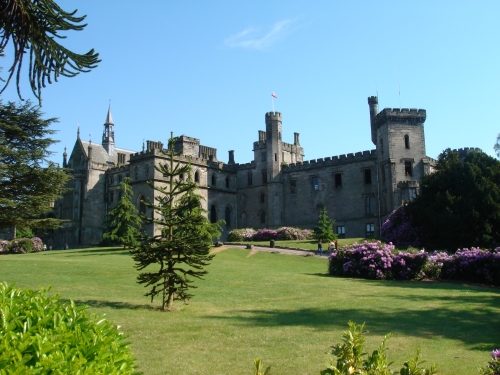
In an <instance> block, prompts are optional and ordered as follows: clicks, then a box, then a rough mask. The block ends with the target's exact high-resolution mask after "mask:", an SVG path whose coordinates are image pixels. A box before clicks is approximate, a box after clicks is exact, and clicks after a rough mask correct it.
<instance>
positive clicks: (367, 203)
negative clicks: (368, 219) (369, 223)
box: [365, 197, 374, 215]
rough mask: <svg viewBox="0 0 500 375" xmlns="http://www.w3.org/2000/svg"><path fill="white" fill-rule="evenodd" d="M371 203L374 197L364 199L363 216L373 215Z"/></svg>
mask: <svg viewBox="0 0 500 375" xmlns="http://www.w3.org/2000/svg"><path fill="white" fill-rule="evenodd" d="M373 201H374V197H365V214H366V215H373Z"/></svg>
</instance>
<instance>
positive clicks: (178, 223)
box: [132, 137, 221, 311]
mask: <svg viewBox="0 0 500 375" xmlns="http://www.w3.org/2000/svg"><path fill="white" fill-rule="evenodd" d="M174 141H175V140H174V138H173V137H171V138H170V140H169V146H168V150H166V151H164V153H165V155H166V156H167V163H165V164H159V165H158V166H157V167H155V168H156V170H157V171H159V172H160V173H161V174H162V175H163V176H164V177H165V178H166V180H167V181H166V183H165V184H164V185H163V186H159V185H158V183H157V182H156V184H153V182H151V181H150V182H149V184H150V186H151V187H152V188H153V189H154V190H156V191H157V192H158V193H160V194H158V195H157V196H156V197H155V202H154V203H150V202H145V204H146V207H149V208H151V209H153V210H154V216H153V217H149V218H147V219H146V222H147V223H151V224H155V226H156V227H157V228H158V229H157V232H156V233H154V234H153V236H144V237H143V238H142V240H141V245H140V246H138V247H136V248H135V249H134V250H132V254H133V258H134V261H135V263H136V264H135V267H136V268H137V269H138V270H144V269H146V268H148V271H147V272H143V273H141V274H139V276H138V277H137V279H138V282H139V283H140V284H145V285H144V286H145V287H149V286H151V287H152V288H151V290H150V291H149V292H148V293H146V296H151V302H153V300H154V297H156V296H158V295H161V296H162V310H169V311H171V310H172V308H173V302H174V300H182V301H187V300H189V299H190V298H191V297H192V294H190V293H188V291H189V289H191V288H196V286H194V285H193V284H192V283H193V281H194V280H193V278H198V279H201V278H202V276H204V275H205V274H207V271H206V270H205V269H204V267H205V266H207V265H208V264H209V263H210V261H211V260H212V258H213V255H210V248H211V246H212V239H213V238H215V237H218V236H219V235H220V230H221V228H220V224H219V223H215V224H212V223H210V221H209V220H208V218H207V212H206V210H204V209H202V208H201V200H202V199H203V198H202V197H201V196H199V195H197V194H196V189H197V185H196V183H194V182H193V180H192V178H191V165H190V164H189V163H188V164H180V163H178V162H176V161H174V158H175V157H176V156H178V155H179V154H178V153H176V152H175V150H174ZM183 176H188V177H187V179H186V180H184V179H183ZM154 264H157V265H158V266H159V269H158V270H157V271H152V270H151V267H150V266H152V265H154Z"/></svg>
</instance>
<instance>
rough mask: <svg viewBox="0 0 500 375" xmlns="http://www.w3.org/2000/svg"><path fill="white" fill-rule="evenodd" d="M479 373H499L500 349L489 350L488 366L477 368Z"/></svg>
mask: <svg viewBox="0 0 500 375" xmlns="http://www.w3.org/2000/svg"><path fill="white" fill-rule="evenodd" d="M479 373H480V374H481V375H500V349H495V350H493V351H492V352H491V361H490V362H488V366H487V367H484V368H481V369H479Z"/></svg>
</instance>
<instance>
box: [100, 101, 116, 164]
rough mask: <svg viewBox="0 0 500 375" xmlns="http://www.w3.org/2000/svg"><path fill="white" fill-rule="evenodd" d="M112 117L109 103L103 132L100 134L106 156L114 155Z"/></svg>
mask: <svg viewBox="0 0 500 375" xmlns="http://www.w3.org/2000/svg"><path fill="white" fill-rule="evenodd" d="M114 126H115V124H114V122H113V117H112V116H111V103H110V104H109V107H108V114H107V115H106V121H105V122H104V131H103V132H102V146H103V147H104V149H105V150H106V151H107V152H108V155H114V154H115V131H114Z"/></svg>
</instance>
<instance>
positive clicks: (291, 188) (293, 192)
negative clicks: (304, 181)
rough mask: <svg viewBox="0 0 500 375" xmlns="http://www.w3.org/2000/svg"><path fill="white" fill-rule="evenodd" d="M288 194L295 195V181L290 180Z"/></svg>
mask: <svg viewBox="0 0 500 375" xmlns="http://www.w3.org/2000/svg"><path fill="white" fill-rule="evenodd" d="M290 194H297V180H290Z"/></svg>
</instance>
